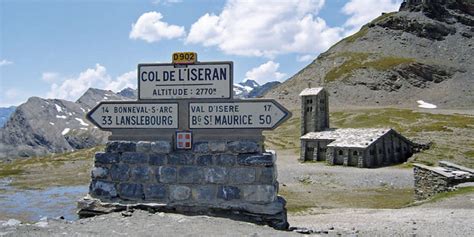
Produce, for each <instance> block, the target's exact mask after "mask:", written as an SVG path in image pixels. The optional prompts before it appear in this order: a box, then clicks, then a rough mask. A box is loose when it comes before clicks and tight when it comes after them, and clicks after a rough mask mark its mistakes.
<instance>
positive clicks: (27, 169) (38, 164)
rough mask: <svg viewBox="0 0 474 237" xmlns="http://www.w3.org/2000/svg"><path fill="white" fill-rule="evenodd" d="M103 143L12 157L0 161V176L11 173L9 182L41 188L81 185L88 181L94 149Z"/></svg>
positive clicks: (7, 175) (27, 187)
mask: <svg viewBox="0 0 474 237" xmlns="http://www.w3.org/2000/svg"><path fill="white" fill-rule="evenodd" d="M103 149H104V146H98V147H94V148H89V149H82V150H78V151H75V152H68V153H63V154H53V155H48V156H43V157H33V158H22V159H14V160H12V161H3V162H2V163H0V164H1V165H0V178H4V177H12V178H13V182H12V183H11V185H12V186H14V187H16V188H20V189H42V188H47V187H52V186H68V185H84V184H87V183H88V182H89V178H90V173H89V172H90V167H91V166H92V160H93V156H94V154H95V152H98V151H100V150H103Z"/></svg>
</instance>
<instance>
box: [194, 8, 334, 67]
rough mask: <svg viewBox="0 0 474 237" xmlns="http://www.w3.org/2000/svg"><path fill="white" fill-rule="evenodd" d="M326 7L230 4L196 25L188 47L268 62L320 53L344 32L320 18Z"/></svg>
mask: <svg viewBox="0 0 474 237" xmlns="http://www.w3.org/2000/svg"><path fill="white" fill-rule="evenodd" d="M323 5H324V0H301V1H298V0H289V1H272V2H268V1H266V2H265V3H262V2H261V1H256V0H250V1H249V0H229V1H228V2H227V3H226V5H225V7H224V9H223V10H222V12H220V13H219V14H218V15H216V14H210V13H206V14H205V15H203V16H202V17H200V18H199V19H198V20H197V21H196V22H195V23H194V24H193V25H192V26H191V29H190V31H189V34H188V36H187V38H186V43H189V44H202V45H204V46H217V47H218V48H219V49H220V50H222V51H223V52H224V53H227V54H233V55H243V56H264V57H269V58H272V57H274V56H276V55H279V54H286V53H303V54H307V53H317V52H320V51H322V50H325V49H327V48H328V47H329V46H330V45H332V44H333V43H335V42H336V41H337V40H339V39H340V38H341V36H342V28H339V27H336V28H331V27H329V26H328V25H327V24H326V22H325V21H324V20H323V19H322V18H320V17H317V14H318V11H319V10H320V9H321V8H322V6H323Z"/></svg>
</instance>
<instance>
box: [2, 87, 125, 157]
mask: <svg viewBox="0 0 474 237" xmlns="http://www.w3.org/2000/svg"><path fill="white" fill-rule="evenodd" d="M102 100H130V98H127V97H124V96H120V95H118V94H115V93H114V92H112V91H105V90H99V89H93V88H90V89H89V90H87V91H86V92H85V93H84V95H82V96H81V97H80V98H79V99H78V100H77V101H76V102H71V101H66V100H59V99H43V98H39V97H31V98H29V99H28V101H27V102H26V103H24V104H22V105H20V106H19V107H18V108H17V109H16V110H15V112H13V114H12V115H11V117H10V119H9V120H8V121H7V123H6V124H5V127H3V128H0V159H2V158H6V157H15V156H37V155H43V154H46V153H50V152H54V153H58V152H66V151H72V150H75V149H81V148H85V147H91V146H96V145H98V144H102V143H105V141H106V139H107V136H108V133H106V132H103V131H100V130H98V129H97V128H96V127H95V126H93V125H91V124H89V122H88V121H87V120H86V119H85V115H86V113H87V111H89V110H90V109H91V108H92V107H93V106H95V105H96V104H97V103H98V102H99V101H102Z"/></svg>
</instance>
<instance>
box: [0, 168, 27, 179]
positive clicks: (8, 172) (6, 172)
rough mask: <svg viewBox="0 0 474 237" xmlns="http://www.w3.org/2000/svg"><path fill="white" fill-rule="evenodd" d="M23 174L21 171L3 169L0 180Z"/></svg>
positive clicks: (0, 172)
mask: <svg viewBox="0 0 474 237" xmlns="http://www.w3.org/2000/svg"><path fill="white" fill-rule="evenodd" d="M21 173H23V170H21V169H1V170H0V178H6V177H9V176H14V175H19V174H21Z"/></svg>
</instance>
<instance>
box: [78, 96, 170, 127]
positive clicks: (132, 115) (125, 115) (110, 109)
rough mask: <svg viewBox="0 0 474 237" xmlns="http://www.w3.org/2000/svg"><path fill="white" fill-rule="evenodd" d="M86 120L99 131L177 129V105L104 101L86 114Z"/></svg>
mask: <svg viewBox="0 0 474 237" xmlns="http://www.w3.org/2000/svg"><path fill="white" fill-rule="evenodd" d="M87 119H88V120H89V121H91V122H92V123H93V124H95V125H96V126H97V127H99V128H100V129H112V128H178V104H177V103H144V102H136V101H106V102H101V103H99V104H98V105H97V106H96V107H94V108H93V109H92V110H91V111H90V112H89V113H87Z"/></svg>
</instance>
